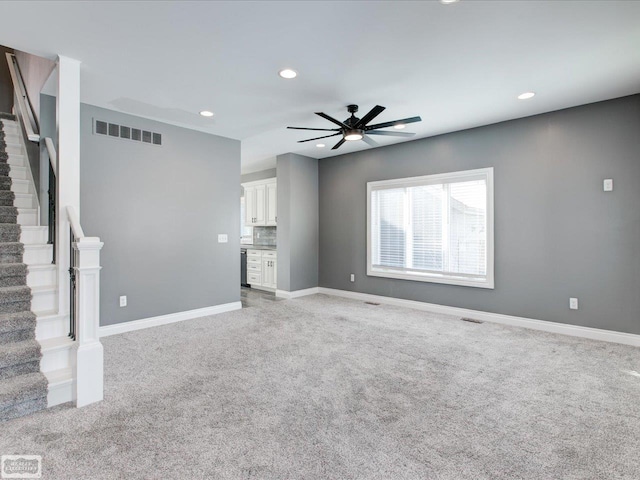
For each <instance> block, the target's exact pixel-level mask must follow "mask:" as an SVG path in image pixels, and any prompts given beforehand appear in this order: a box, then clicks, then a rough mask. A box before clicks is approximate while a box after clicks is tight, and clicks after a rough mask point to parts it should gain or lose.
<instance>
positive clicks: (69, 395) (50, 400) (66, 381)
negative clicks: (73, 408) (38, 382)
mask: <svg viewBox="0 0 640 480" xmlns="http://www.w3.org/2000/svg"><path fill="white" fill-rule="evenodd" d="M44 375H45V376H46V377H47V381H48V382H49V391H48V393H47V407H48V408H51V407H55V406H56V405H60V404H62V403H67V402H73V401H74V400H75V398H74V391H75V381H74V380H73V372H72V371H71V368H65V369H63V370H57V371H53V372H45V374H44Z"/></svg>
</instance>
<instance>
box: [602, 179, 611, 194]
mask: <svg viewBox="0 0 640 480" xmlns="http://www.w3.org/2000/svg"><path fill="white" fill-rule="evenodd" d="M602 189H603V190H604V191H605V192H613V178H605V180H604V182H603V183H602Z"/></svg>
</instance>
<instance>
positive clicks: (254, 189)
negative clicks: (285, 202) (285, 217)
mask: <svg viewBox="0 0 640 480" xmlns="http://www.w3.org/2000/svg"><path fill="white" fill-rule="evenodd" d="M242 186H243V187H244V203H245V217H244V224H245V225H248V226H256V225H263V226H275V225H277V221H278V207H277V202H278V190H277V182H276V179H275V178H268V179H266V180H258V181H255V182H248V183H243V184H242Z"/></svg>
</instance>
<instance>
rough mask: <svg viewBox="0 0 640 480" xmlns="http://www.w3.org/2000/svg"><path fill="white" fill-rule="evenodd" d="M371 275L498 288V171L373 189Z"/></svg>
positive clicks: (417, 179) (389, 183)
mask: <svg viewBox="0 0 640 480" xmlns="http://www.w3.org/2000/svg"><path fill="white" fill-rule="evenodd" d="M367 211H368V224H367V275H371V276H377V277H388V278H401V279H406V280H417V281H421V282H436V283H447V284H451V285H466V286H472V287H482V288H493V168H484V169H480V170H468V171H465V172H454V173H446V174H439V175H429V176H425V177H412V178H402V179H395V180H384V181H380V182H369V183H367Z"/></svg>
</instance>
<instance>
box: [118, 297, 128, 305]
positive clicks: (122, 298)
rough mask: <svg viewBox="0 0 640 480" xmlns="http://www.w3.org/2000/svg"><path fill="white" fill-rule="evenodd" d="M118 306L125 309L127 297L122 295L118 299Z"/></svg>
mask: <svg viewBox="0 0 640 480" xmlns="http://www.w3.org/2000/svg"><path fill="white" fill-rule="evenodd" d="M120 306H121V307H126V306H127V296H126V295H122V296H121V297H120Z"/></svg>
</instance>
